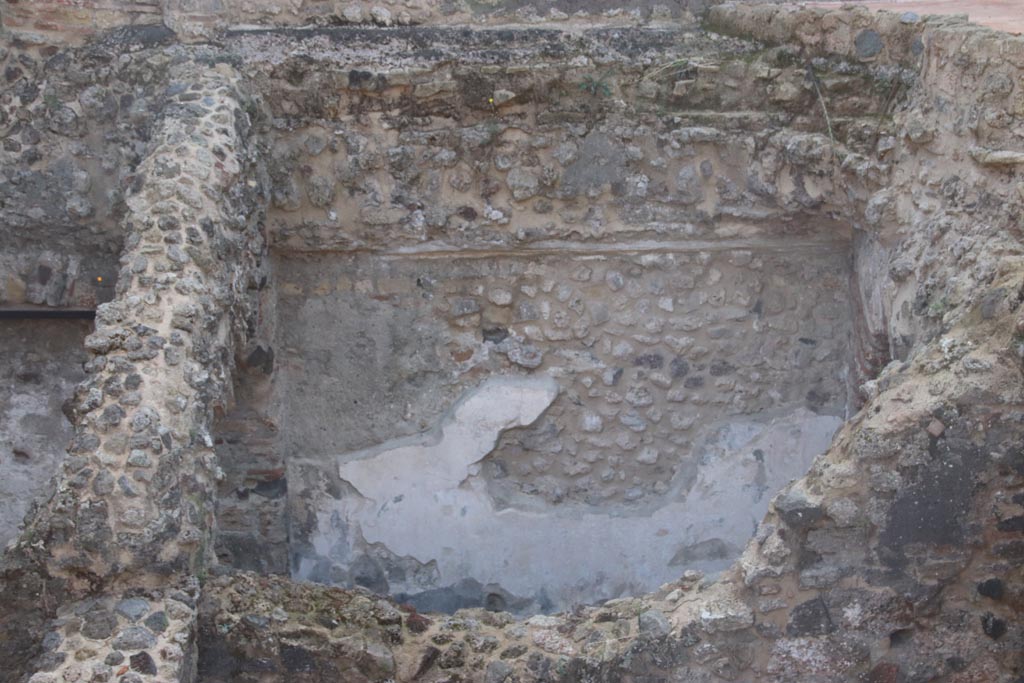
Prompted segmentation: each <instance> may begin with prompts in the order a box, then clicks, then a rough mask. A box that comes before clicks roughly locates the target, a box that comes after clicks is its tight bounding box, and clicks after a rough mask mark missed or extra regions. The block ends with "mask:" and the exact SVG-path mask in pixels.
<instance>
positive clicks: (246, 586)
mask: <svg viewBox="0 0 1024 683" xmlns="http://www.w3.org/2000/svg"><path fill="white" fill-rule="evenodd" d="M709 25H710V26H713V27H715V28H717V29H719V30H724V31H729V32H732V33H735V34H745V35H750V36H752V37H756V38H760V39H762V40H764V41H765V42H766V43H767V44H768V46H767V47H766V50H767V53H768V54H775V55H787V59H797V60H798V61H797V63H798V64H800V66H799V67H797V69H798V71H799V72H802V73H803V74H806V73H807V71H806V68H807V62H810V64H811V65H812V66H813V67H814V69H815V75H817V76H818V81H817V82H815V81H814V79H813V78H811V77H808V78H807V79H806V80H803V81H801V82H800V83H799V84H798V83H797V82H792V83H791V85H793V86H794V88H788V87H783V86H784V85H785V81H782V82H778V81H775V78H772V77H770V76H769V80H771V81H775V82H773V86H774V87H773V88H772V92H778V93H788V95H787V96H793V95H794V94H795V95H796V96H797V97H798V98H799V97H805V98H807V97H808V95H809V98H808V99H805V100H804V104H805V105H806V109H805V110H804V113H807V112H810V111H813V106H810V105H813V104H819V106H825V107H827V108H828V110H829V111H830V112H831V113H832V120H831V121H830V123H831V125H832V134H833V135H834V136H835V137H836V139H837V141H839V143H840V144H838V145H837V147H836V148H835V154H836V156H835V161H836V163H837V165H838V166H839V167H840V169H841V170H842V173H843V179H844V180H846V179H847V178H850V180H851V183H850V184H848V185H844V186H843V192H844V193H845V202H844V203H843V205H842V206H841V207H839V208H838V213H839V214H840V215H843V216H845V217H847V218H848V219H849V221H850V224H851V225H852V226H853V227H854V229H855V231H856V232H855V234H854V240H853V251H854V261H853V263H854V269H855V271H854V272H855V278H854V285H855V286H854V290H853V291H854V292H855V293H857V297H855V298H857V299H859V300H857V301H855V303H854V307H853V308H854V310H855V311H856V312H857V313H856V316H857V317H856V319H855V323H856V325H857V329H856V330H855V336H856V337H857V339H858V344H859V345H860V346H859V348H858V349H857V351H858V354H859V355H858V359H859V363H860V364H859V367H858V373H859V375H858V379H857V381H858V384H859V385H860V389H861V392H862V393H861V396H862V398H863V400H865V401H866V403H865V405H864V407H863V409H862V410H861V411H860V412H859V413H858V414H857V415H855V416H854V418H853V419H852V420H851V421H850V423H849V424H848V425H847V426H846V427H844V429H843V430H842V431H841V432H840V434H839V436H838V438H837V440H836V442H835V443H834V444H833V446H832V447H831V449H830V450H829V452H828V453H827V454H826V455H825V456H823V457H821V458H819V459H817V460H816V461H815V463H814V465H813V466H812V467H811V469H810V471H809V472H808V474H807V475H806V476H805V477H803V478H801V480H800V481H798V482H797V483H796V484H794V485H793V486H790V487H787V488H786V489H784V490H783V492H782V493H781V494H780V495H778V496H776V497H774V499H773V502H772V505H771V507H770V510H769V513H768V515H767V516H766V518H765V519H764V520H763V521H762V522H761V523H760V524H759V525H758V529H757V531H756V533H755V537H754V540H753V541H751V543H750V544H749V546H748V547H747V549H746V551H745V553H744V556H743V557H742V558H741V560H740V561H739V562H738V563H737V564H736V565H734V567H733V568H732V569H731V570H729V571H727V572H726V573H725V574H724V575H723V576H722V577H721V578H720V579H719V580H718V581H717V582H714V583H707V582H702V581H701V580H699V578H698V577H697V576H695V575H693V574H688V575H685V576H684V578H683V579H682V580H680V581H676V582H672V583H670V584H667V585H666V586H664V587H662V589H661V590H659V591H657V592H654V593H652V594H650V595H647V596H644V597H643V598H638V599H635V600H616V601H611V602H609V603H606V604H604V605H601V606H598V607H594V608H582V609H579V610H575V611H574V612H573V613H571V614H566V615H562V616H559V617H536V618H533V619H530V620H527V621H526V622H525V623H523V622H512V621H510V620H509V619H508V618H506V617H505V616H504V615H501V614H497V615H496V614H493V613H490V612H486V611H474V610H467V611H465V612H463V613H460V614H459V615H456V616H455V617H448V618H445V617H437V616H435V615H430V616H425V615H421V614H418V613H416V612H415V611H412V610H411V609H409V608H405V610H404V611H392V610H391V609H390V606H389V605H388V604H387V603H381V602H375V601H374V599H373V598H371V597H369V596H368V595H364V594H360V593H358V592H343V591H330V590H327V589H322V588H310V589H309V591H308V592H303V593H302V594H301V596H302V597H301V598H299V597H298V596H296V595H295V594H294V593H293V591H294V588H293V587H292V585H291V584H287V583H283V582H278V581H270V582H265V583H262V584H260V590H259V591H258V592H259V594H260V595H261V597H263V598H265V597H266V596H267V595H274V596H277V598H276V599H277V600H278V601H279V602H288V601H290V600H296V599H301V600H308V601H309V602H308V603H300V604H302V605H304V606H303V607H300V608H299V609H296V610H295V611H287V610H285V611H283V612H281V613H274V614H271V613H270V612H269V611H268V610H266V609H263V608H261V606H260V605H258V604H256V603H254V602H253V601H252V600H250V599H249V598H248V597H247V596H248V595H251V594H252V593H253V592H254V591H253V589H252V586H253V582H254V581H256V580H257V579H255V578H253V577H248V576H238V577H234V578H231V579H227V578H225V579H223V580H221V581H219V582H218V583H217V585H216V586H215V587H212V588H211V590H210V591H209V592H208V593H207V598H208V600H209V603H208V608H207V610H208V611H206V614H207V615H208V617H207V619H208V620H207V621H206V622H205V624H204V628H205V631H204V632H207V633H211V634H212V633H215V632H225V633H227V634H228V635H227V636H226V637H225V638H224V639H223V640H221V641H219V642H218V643H217V645H216V646H215V647H214V649H213V650H212V652H215V655H213V659H214V660H215V661H216V663H217V664H214V663H213V662H212V661H211V662H210V664H209V665H208V666H209V667H210V668H208V669H205V670H204V671H205V674H206V675H207V676H209V678H210V680H213V681H219V680H230V679H231V676H232V675H236V676H237V675H241V672H242V671H244V669H245V662H247V661H252V660H253V659H260V658H262V659H263V661H265V662H266V671H265V672H263V673H250V674H247V675H249V676H250V677H251V678H252V680H273V678H274V676H280V675H301V676H305V677H308V678H309V680H318V679H319V678H323V679H325V680H326V679H327V678H329V677H330V676H331V675H332V673H331V672H332V671H337V670H338V667H344V668H345V670H346V672H347V674H348V675H349V676H350V677H352V678H353V680H381V679H389V678H393V679H395V680H428V681H430V680H433V681H450V680H459V679H468V680H481V681H583V680H586V681H609V682H610V681H623V680H634V679H646V678H652V677H653V678H657V679H659V680H686V681H717V680H770V681H854V680H857V681H865V680H866V681H910V680H943V681H974V680H977V681H982V680H984V681H1000V682H1002V681H1007V682H1008V681H1015V680H1017V679H1018V678H1019V677H1020V675H1022V673H1024V661H1022V660H1021V657H1020V652H1021V651H1022V648H1021V645H1022V641H1021V639H1022V638H1024V633H1022V631H1021V629H1020V622H1019V616H1018V615H1019V611H1020V609H1021V595H1022V593H1021V585H1022V584H1021V581H1022V577H1021V575H1020V562H1019V560H1020V552H1021V541H1020V539H1019V534H1020V519H1021V507H1020V505H1021V500H1022V496H1024V493H1022V490H1024V463H1022V461H1021V451H1020V446H1019V443H1020V432H1019V430H1020V427H1019V424H1020V410H1019V406H1020V401H1021V394H1020V387H1021V370H1020V350H1019V348H1018V347H1019V332H1018V330H1019V329H1020V327H1019V324H1018V323H1017V322H1016V321H1017V319H1018V318H1019V305H1020V297H1019V291H1020V286H1021V282H1022V281H1021V270H1020V265H1021V264H1020V241H1019V232H1018V230H1017V228H1016V227H1015V226H1016V223H1017V222H1019V215H1020V209H1021V196H1020V192H1019V186H1020V183H1021V177H1020V162H1021V156H1020V151H1019V150H1020V148H1021V140H1020V137H1021V135H1020V132H1019V125H1018V124H1017V122H1018V119H1019V117H1020V115H1021V109H1020V106H1019V104H1020V103H1019V87H1020V86H1019V83H1020V73H1021V72H1020V69H1021V68H1022V67H1024V64H1022V62H1021V59H1020V54H1021V49H1022V43H1021V41H1020V39H1019V38H1011V37H1007V36H1004V35H1000V34H997V33H993V32H989V31H984V30H979V29H977V28H976V27H970V26H967V25H964V24H958V23H956V22H944V21H942V20H929V21H927V22H918V21H917V20H916V19H914V18H907V19H905V20H904V21H900V19H899V18H898V17H895V16H892V15H887V16H882V17H881V18H878V19H876V18H874V17H873V16H872V15H870V14H868V13H866V12H860V11H856V10H853V11H848V10H835V11H824V10H793V9H787V8H772V9H770V10H765V9H762V8H750V7H745V6H727V7H723V8H721V9H719V10H715V11H713V12H712V13H711V14H710V15H709ZM803 60H807V61H806V62H805V61H803ZM917 60H920V61H917ZM726 61H727V63H726V64H718V65H716V66H717V67H718V68H717V69H716V70H715V72H716V73H722V72H729V71H730V70H731V69H736V70H740V71H742V69H746V68H749V67H746V66H744V67H740V66H739V65H738V64H739V63H740V60H737V61H735V62H731V60H726ZM730 62H731V63H730ZM742 63H743V64H749V61H748V60H747V59H743V60H742ZM853 64H869V65H871V66H872V68H873V69H876V70H877V71H876V72H884V71H885V70H887V69H888V70H889V73H891V74H895V75H897V76H898V77H897V78H895V79H893V80H891V81H889V83H888V87H887V88H881V89H880V91H881V92H880V97H881V99H882V106H881V107H880V108H879V109H878V110H877V111H876V112H874V115H873V116H872V117H870V118H868V119H867V120H863V121H861V122H859V123H858V122H857V121H856V120H851V119H850V118H849V117H848V116H843V115H836V109H837V108H839V107H841V106H843V105H842V102H843V97H842V94H843V93H845V94H848V95H849V96H850V97H851V98H853V99H852V100H851V101H856V98H857V97H858V96H860V95H861V94H862V91H861V90H859V89H858V88H857V87H851V85H852V84H851V81H849V80H844V78H843V71H847V70H849V69H851V68H852V65H853ZM825 65H829V66H830V67H831V68H834V69H835V70H836V71H835V72H833V73H831V74H822V73H821V72H820V70H821V69H822V68H823V67H824V66H825ZM754 68H756V67H754ZM701 76H703V74H701ZM687 80H690V79H687ZM692 80H696V81H697V83H699V82H700V80H701V77H700V76H699V77H698V78H697V79H692ZM826 84H827V85H826ZM816 88H817V89H820V90H821V91H822V93H823V97H822V99H824V100H825V103H824V105H822V104H821V103H820V102H816V100H818V98H817V97H816V92H815V89H816ZM686 89H695V84H694V83H687V84H685V85H683V86H680V90H681V91H683V92H685V91H686ZM513 91H514V89H513ZM455 92H459V90H458V88H456V90H455ZM808 100H809V101H808ZM784 101H785V100H783V101H782V102H784ZM780 104H781V102H780ZM783 106H785V105H783ZM749 121H750V119H747V122H749ZM788 123H789V125H795V126H805V125H806V126H809V127H811V126H813V129H814V130H817V131H819V132H821V133H822V134H823V135H828V131H827V128H826V122H825V121H824V120H823V119H819V120H817V121H814V122H813V123H812V122H810V121H809V120H808V119H806V118H803V119H802V118H801V117H800V116H792V117H790V118H789V119H788ZM945 131H949V132H948V133H947V132H945ZM888 183H892V187H891V188H888V189H887V188H886V185H887V184H888ZM745 186H746V187H747V188H748V189H751V187H752V186H756V185H755V184H754V183H749V184H746V185H745ZM348 196H352V195H351V193H349V194H348ZM836 203H837V204H838V203H839V202H836ZM502 208H503V207H502ZM353 213H354V212H350V215H352V214H353ZM308 234H311V233H307V235H308ZM360 258H368V257H367V256H365V255H364V256H361V257H360ZM405 258H408V256H407V255H406V256H405ZM400 260H401V259H400V258H395V259H389V261H400ZM391 268H394V266H391V265H390V263H389V270H387V271H384V272H390V269H391ZM563 270H564V269H563ZM376 272H380V271H379V270H378V271H376ZM567 272H571V271H567ZM346 282H347V281H346ZM337 286H338V285H336V284H335V285H333V286H332V287H329V288H326V289H324V291H323V292H321V294H320V296H322V297H324V298H328V296H329V293H330V292H332V291H334V288H336V287H337ZM367 290H368V291H374V290H373V289H372V288H371V287H370V286H367ZM302 292H303V293H307V292H308V293H312V294H313V296H314V297H316V296H317V293H316V292H315V290H313V289H309V290H306V289H303V290H302ZM295 294H296V295H298V292H295ZM378 296H381V298H386V297H390V296H393V295H392V293H391V292H387V293H386V294H385V293H383V292H382V293H381V294H379V295H378ZM485 296H486V290H484V291H482V292H481V293H480V295H479V297H480V298H481V312H484V311H486V309H487V304H486V303H484V302H483V298H484V297H485ZM905 302H906V303H905ZM382 303H385V302H383V301H379V300H377V301H374V302H373V305H375V306H376V305H381V304H382ZM364 317H365V314H364ZM890 361H892V362H890ZM485 387H486V384H485ZM457 411H458V409H457ZM457 411H456V413H455V414H456V415H457V414H458V412H457ZM514 419H516V418H513V420H514ZM448 424H450V423H447V422H444V423H442V440H441V441H440V442H439V443H441V444H444V443H446V442H445V441H444V440H443V439H444V437H443V435H444V434H445V433H446V432H445V431H444V427H445V426H447V425H448ZM432 444H433V442H426V443H422V444H416V443H414V442H412V441H409V440H404V441H394V442H388V443H387V444H385V445H384V446H381V447H376V448H374V449H372V450H371V451H362V452H359V453H358V454H357V456H358V457H360V458H361V459H358V460H355V461H353V462H352V463H350V464H349V465H347V466H346V465H343V466H342V468H341V472H342V473H345V472H347V473H349V474H350V475H351V476H352V477H353V479H354V480H355V481H357V482H360V483H362V484H363V485H364V486H366V487H368V489H369V488H370V487H371V484H370V481H371V480H370V479H369V478H368V476H367V475H368V473H370V472H372V471H373V468H372V463H373V462H374V461H376V459H377V458H378V456H382V455H389V456H391V457H395V458H399V459H400V458H406V457H409V455H408V453H409V451H408V448H409V447H410V446H416V447H417V448H425V449H428V450H429V449H430V448H432V447H433V446H432ZM379 486H380V487H381V488H382V489H383V490H387V486H386V484H384V483H381V484H379ZM377 509H378V510H379V511H380V512H382V513H384V514H387V513H388V511H389V509H390V506H381V507H379V508H377ZM562 547H563V546H559V550H561V549H562ZM239 612H241V613H242V614H243V616H239ZM353 614H358V615H359V619H361V620H362V621H360V622H359V626H358V627H353V626H351V624H352V623H353V622H354V619H353V616H352V615H353ZM300 630H302V631H303V632H304V633H306V634H307V635H306V636H304V638H303V640H302V644H301V645H298V644H297V642H296V640H294V639H293V638H287V637H284V636H279V635H277V634H289V633H291V634H294V633H296V632H298V631H300ZM353 633H358V634H360V635H361V636H362V637H364V638H366V641H365V642H366V645H365V646H364V647H361V648H351V647H350V645H349V643H351V634H353ZM271 634H273V635H271ZM399 641H400V644H389V643H398V642H399Z"/></svg>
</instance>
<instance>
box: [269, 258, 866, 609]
mask: <svg viewBox="0 0 1024 683" xmlns="http://www.w3.org/2000/svg"><path fill="white" fill-rule="evenodd" d="M848 259H849V255H848V253H847V251H846V249H845V248H844V245H843V244H842V243H834V244H833V243H826V244H821V245H817V246H809V247H804V248H802V249H801V248H798V247H795V248H792V249H789V250H784V243H780V245H779V250H777V251H771V252H767V251H756V252H752V251H750V250H740V249H724V250H714V251H688V252H685V251H675V252H666V251H663V250H658V251H652V252H647V253H643V252H641V253H632V254H630V253H618V254H615V253H592V254H586V253H585V252H584V253H576V254H565V253H560V252H557V251H552V252H548V253H538V254H537V255H535V256H527V255H516V254H513V253H506V254H491V255H479V256H476V257H469V258H466V257H459V256H458V255H457V254H448V255H444V256H425V257H407V256H401V255H395V256H375V255H362V256H343V255H337V256H330V255H327V256H321V257H315V258H285V259H279V260H278V262H277V266H276V278H277V282H278V287H279V300H278V303H277V311H278V315H279V320H278V323H277V328H278V331H279V332H278V333H279V338H278V340H277V343H276V345H275V348H276V349H277V352H276V355H275V365H276V372H277V373H278V374H279V378H278V380H277V382H278V383H277V385H276V387H275V391H276V392H277V393H276V395H275V397H274V399H273V400H274V401H275V402H277V403H279V404H280V425H281V430H280V431H281V433H280V438H279V441H278V448H280V449H281V450H282V451H283V452H284V453H285V454H287V455H286V461H287V467H288V470H289V486H290V493H291V495H292V502H291V508H292V510H291V512H292V519H293V523H292V527H291V533H292V543H293V546H292V554H293V571H294V573H295V574H296V576H298V577H300V578H306V579H315V580H319V581H328V582H335V583H342V584H362V585H367V586H369V587H372V588H373V589H374V590H377V591H379V592H385V593H386V592H394V593H403V594H410V593H420V592H423V591H428V590H432V591H436V589H441V588H449V587H450V586H452V585H453V584H456V583H459V582H460V581H465V580H474V581H477V582H479V583H481V584H498V585H500V586H501V588H498V589H494V590H492V591H490V592H496V593H498V594H502V592H503V591H504V592H505V593H506V597H505V598H503V599H504V600H507V601H510V602H511V601H514V600H517V601H518V602H519V603H520V604H527V603H533V604H540V605H544V606H545V607H546V608H547V609H550V608H552V607H562V606H565V605H567V604H569V603H571V602H573V601H593V599H595V598H597V597H601V598H611V597H618V596H619V594H622V593H627V592H634V593H635V592H638V591H642V590H649V589H652V588H655V587H657V586H658V585H660V584H661V583H663V582H664V581H666V580H668V579H669V578H671V576H672V575H673V574H675V573H678V571H679V570H678V567H679V566H683V565H686V566H694V567H697V568H701V569H706V570H717V569H721V568H724V567H725V566H727V564H728V562H729V561H730V560H731V558H732V557H734V556H735V555H736V554H737V553H738V552H739V549H740V548H741V547H742V546H743V544H744V543H745V542H746V539H747V538H748V537H749V535H750V534H751V533H752V529H753V528H754V526H755V524H756V519H757V518H759V517H760V515H761V514H763V511H764V509H765V508H766V505H767V498H768V497H769V495H770V492H771V491H773V490H777V489H778V488H779V487H780V486H782V485H783V484H785V483H786V482H787V481H788V480H789V479H791V478H795V477H796V476H798V475H799V474H800V473H801V472H802V471H803V470H805V469H806V467H807V465H808V464H809V462H810V459H811V458H813V457H814V455H816V454H817V453H818V452H821V451H822V450H824V448H825V447H826V446H827V445H828V443H829V441H830V440H831V436H832V433H833V432H834V431H835V430H836V428H837V427H838V425H839V424H840V422H841V421H842V419H843V418H844V417H845V410H846V402H847V390H846V386H845V379H846V374H847V363H848V354H849V337H850V322H849V307H848V301H847V296H846V292H847V287H848V268H847V266H848ZM496 376H525V377H536V378H553V379H554V380H555V382H556V384H555V386H557V390H556V391H555V393H554V394H552V395H551V396H550V397H549V398H547V399H546V400H545V401H543V403H542V405H540V406H539V409H538V410H537V411H536V414H535V415H534V416H533V417H532V418H531V419H530V420H528V421H526V422H525V423H523V424H521V425H510V426H509V427H512V426H514V427H517V428H515V429H509V431H507V432H500V431H494V432H493V433H491V434H490V437H489V438H490V444H491V445H490V446H489V447H488V448H486V449H484V450H483V451H481V452H479V453H477V454H476V456H475V457H473V458H472V459H470V460H468V461H467V462H464V463H462V464H461V465H453V466H455V467H456V468H461V469H460V471H461V474H460V475H459V476H458V477H457V478H456V479H454V480H452V481H450V482H449V483H447V484H445V485H444V486H441V485H440V484H439V485H438V486H439V488H438V490H437V492H436V497H437V499H438V500H437V502H436V503H434V504H433V505H432V506H428V508H422V507H417V506H416V504H415V503H414V502H413V501H411V500H409V498H410V496H409V495H408V494H406V493H404V491H405V487H406V486H409V485H412V484H413V483H414V482H417V481H427V482H429V481H431V480H430V471H431V469H430V467H420V466H408V463H402V462H399V461H395V462H389V459H390V457H391V456H388V455H387V454H386V453H385V452H384V451H385V450H387V448H388V447H387V445H386V443H385V442H388V441H389V440H392V439H396V438H398V437H401V436H406V435H410V434H414V433H417V432H421V431H425V430H430V429H433V428H435V426H437V425H439V424H440V423H443V422H444V420H445V419H452V418H451V417H449V418H444V417H443V416H444V415H445V414H446V413H448V411H449V409H450V408H451V406H452V405H453V404H454V403H455V402H456V401H459V400H470V397H471V396H473V395H474V392H479V391H485V390H486V388H487V387H488V386H489V384H488V383H489V382H490V381H491V378H493V377H496ZM505 400H506V399H504V398H502V394H501V392H500V391H498V392H494V393H493V398H492V399H491V402H492V403H493V405H494V410H499V409H500V407H501V405H502V404H503V403H504V401H505ZM507 400H513V397H508V399H507ZM542 413H543V414H542ZM457 422H462V421H461V420H457ZM382 443H383V444H384V445H379V444H382ZM370 446H375V447H376V452H377V455H376V456H375V459H374V462H375V463H376V467H377V468H378V470H377V472H378V475H379V477H380V479H381V481H388V482H392V481H393V483H394V493H393V494H392V495H390V496H387V499H386V500H382V499H380V496H379V495H369V494H367V493H366V492H365V491H362V490H361V488H360V486H359V485H358V484H355V483H354V482H353V481H352V479H351V477H350V476H349V474H348V471H349V468H350V467H353V466H356V465H357V464H358V463H357V462H354V461H355V460H358V459H359V458H360V457H361V456H360V455H358V454H354V453H353V451H356V450H359V449H363V448H366V447H370ZM443 453H444V449H441V450H440V451H438V455H437V458H436V459H437V460H439V461H443V460H444V459H445V456H444V455H443ZM726 463H729V464H728V465H727V464H726ZM339 466H340V468H341V473H340V482H339V481H338V472H337V468H338V467H339ZM435 466H436V467H437V468H439V469H440V470H444V469H445V468H446V467H447V465H446V464H445V463H444V462H437V463H435ZM730 469H734V475H733V476H732V477H729V478H728V482H727V483H726V482H719V483H716V482H715V479H716V478H717V476H718V475H719V474H721V473H723V472H727V471H729V470H730ZM712 471H714V472H715V473H716V474H712ZM339 484H340V488H339ZM350 485H351V486H354V487H355V489H356V490H355V491H351V490H350V489H349V488H348V487H349V486H350ZM457 488H458V489H461V490H467V491H472V493H471V494H469V495H467V496H463V494H462V493H460V492H457V491H455V490H454V489H457ZM446 489H452V491H451V493H450V494H445V493H442V491H443V490H446ZM447 495H450V496H452V497H451V499H444V500H443V501H442V498H443V497H444V496H447ZM403 497H404V498H405V499H406V500H402V499H403ZM353 498H365V499H367V501H375V505H374V504H372V503H371V502H366V503H365V504H357V503H354V502H353V500H352V499H353ZM389 501H391V502H389ZM385 503H387V505H385ZM381 507H386V508H388V514H384V513H382V512H381V511H380V510H379V508H381ZM363 508H365V510H363ZM339 515H340V518H339ZM339 519H340V521H339ZM304 520H308V521H304ZM460 520H464V522H460ZM673 520H674V521H673ZM466 523H468V524H469V527H468V528H467V527H466V526H465V524H466ZM620 527H621V528H620ZM430 528H433V529H434V530H433V532H432V533H430V534H426V533H424V532H425V530H426V529H430ZM559 539H564V541H563V542H564V543H572V544H574V547H575V548H577V552H575V553H573V552H568V551H567V548H566V547H563V551H562V552H560V553H557V554H552V553H551V548H553V547H555V546H557V545H558V544H559ZM598 549H600V550H598ZM463 592H464V591H463ZM508 594H511V595H508ZM485 596H486V591H484V592H480V594H479V595H477V596H475V597H474V596H459V597H457V596H455V595H452V596H451V601H453V602H449V603H445V602H444V596H443V595H436V594H432V597H430V598H429V599H431V600H436V601H437V602H436V603H434V604H436V605H437V606H444V605H446V604H448V605H450V606H458V604H459V600H461V599H463V598H465V599H468V600H470V601H474V600H475V601H476V602H482V601H483V599H484V597H485ZM425 599H427V598H425Z"/></svg>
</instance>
